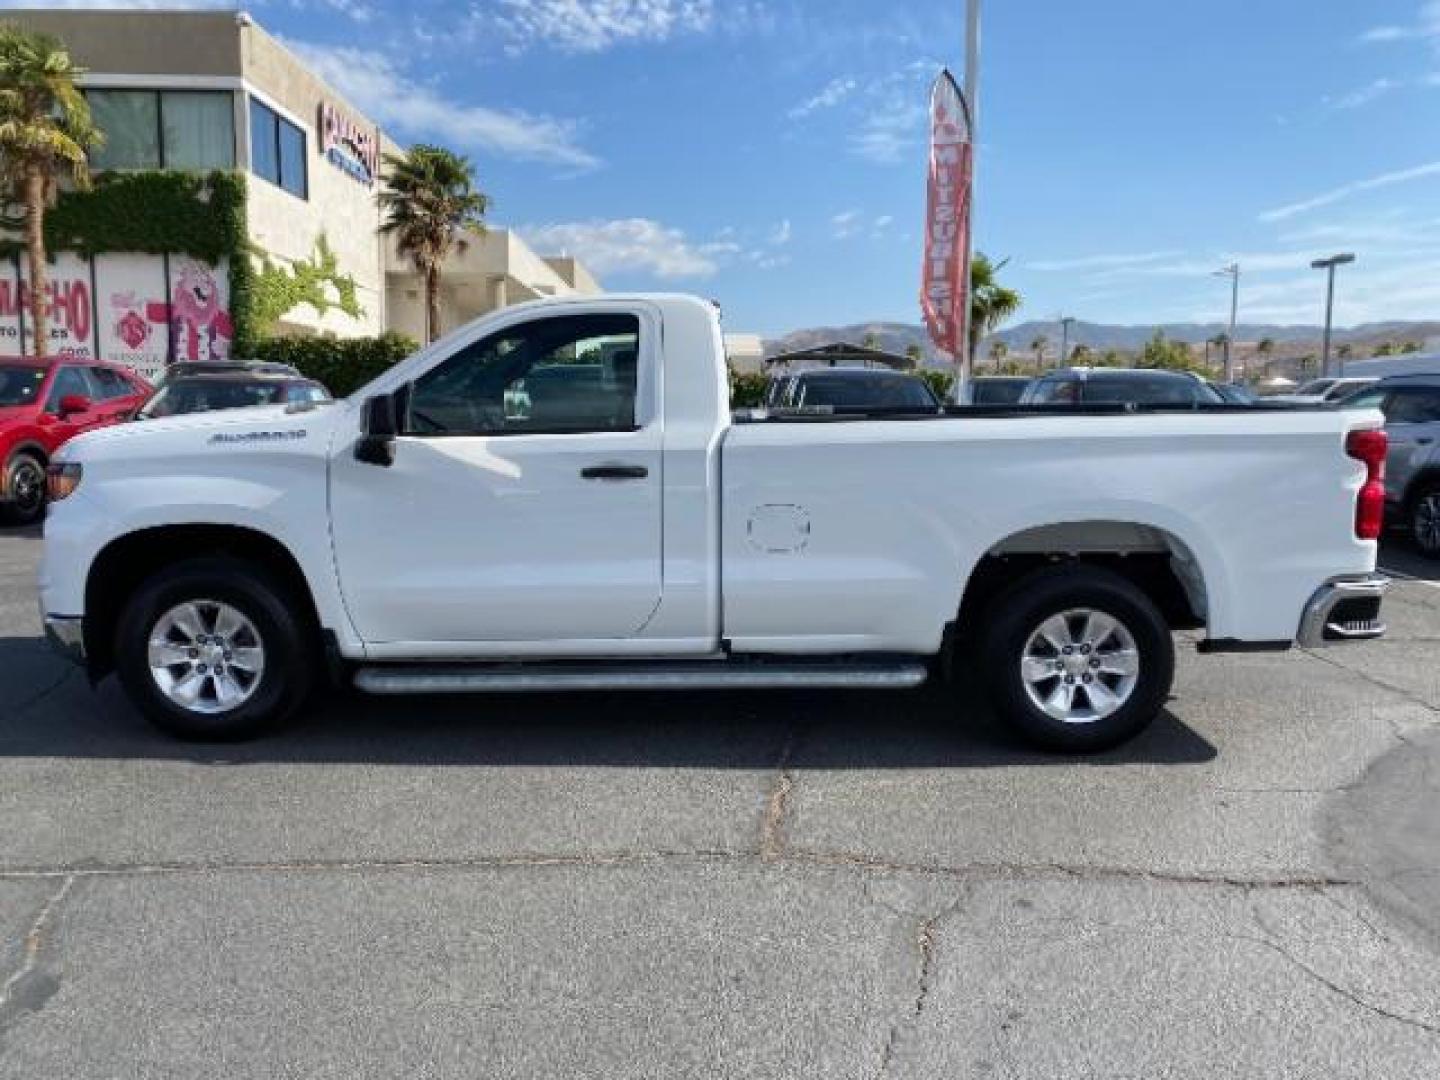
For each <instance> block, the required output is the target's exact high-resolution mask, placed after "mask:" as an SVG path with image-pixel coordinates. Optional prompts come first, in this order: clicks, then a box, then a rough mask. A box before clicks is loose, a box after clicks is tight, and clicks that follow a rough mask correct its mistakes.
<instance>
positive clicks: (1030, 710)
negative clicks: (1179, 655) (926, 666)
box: [979, 565, 1175, 753]
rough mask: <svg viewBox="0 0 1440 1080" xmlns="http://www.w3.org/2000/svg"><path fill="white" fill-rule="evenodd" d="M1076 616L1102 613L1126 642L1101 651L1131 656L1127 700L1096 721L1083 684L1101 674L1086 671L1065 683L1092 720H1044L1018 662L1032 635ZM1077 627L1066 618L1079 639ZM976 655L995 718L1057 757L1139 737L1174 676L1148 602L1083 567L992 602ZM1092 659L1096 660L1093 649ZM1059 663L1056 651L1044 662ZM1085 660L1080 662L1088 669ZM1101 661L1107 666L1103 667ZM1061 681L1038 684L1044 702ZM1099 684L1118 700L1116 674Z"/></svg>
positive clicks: (1048, 573) (1026, 582)
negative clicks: (1135, 667) (1132, 664)
mask: <svg viewBox="0 0 1440 1080" xmlns="http://www.w3.org/2000/svg"><path fill="white" fill-rule="evenodd" d="M1080 610H1091V611H1096V612H1099V613H1102V614H1104V615H1108V616H1109V617H1110V618H1111V619H1114V620H1116V621H1117V622H1118V623H1119V624H1120V625H1121V627H1122V628H1123V629H1124V631H1125V632H1127V633H1128V635H1129V637H1130V639H1131V640H1132V641H1133V643H1134V649H1133V650H1130V649H1128V648H1125V643H1124V642H1122V641H1121V640H1120V639H1119V638H1118V637H1110V638H1108V639H1105V642H1106V645H1105V648H1106V649H1108V650H1110V651H1111V652H1113V653H1114V654H1115V655H1118V650H1120V649H1122V648H1124V651H1125V652H1127V653H1128V652H1131V651H1133V652H1134V653H1135V654H1136V655H1137V658H1138V671H1137V672H1136V673H1135V676H1134V682H1133V686H1131V687H1130V688H1129V690H1128V697H1125V698H1124V699H1123V703H1122V704H1120V705H1119V707H1118V708H1116V709H1115V710H1114V711H1113V712H1110V713H1109V714H1108V715H1103V716H1100V715H1098V714H1099V712H1100V711H1101V708H1102V707H1103V706H1102V707H1096V706H1092V705H1091V704H1090V699H1089V697H1088V690H1086V688H1085V685H1084V682H1083V680H1087V678H1088V680H1089V681H1091V682H1094V681H1095V680H1100V679H1102V676H1101V675H1100V674H1094V675H1092V674H1090V672H1089V670H1086V671H1085V672H1084V673H1083V674H1074V675H1072V676H1069V677H1070V678H1071V681H1072V683H1079V684H1080V685H1078V686H1075V687H1074V688H1073V690H1074V691H1079V693H1074V692H1073V691H1070V692H1072V694H1073V698H1074V701H1075V702H1076V703H1077V704H1078V703H1079V702H1080V699H1081V698H1082V697H1084V698H1085V705H1084V706H1083V708H1081V710H1080V711H1082V712H1084V711H1088V712H1091V713H1092V714H1094V715H1092V717H1091V718H1089V719H1084V718H1078V719H1073V720H1071V721H1070V722H1067V721H1065V720H1061V719H1058V718H1057V717H1055V716H1052V715H1050V714H1049V713H1048V712H1046V711H1045V710H1044V709H1042V708H1041V707H1040V706H1039V705H1038V704H1037V703H1036V701H1034V700H1032V698H1031V694H1030V691H1029V690H1028V689H1027V684H1026V681H1025V678H1024V675H1023V674H1022V662H1023V661H1024V659H1025V656H1026V647H1027V645H1028V644H1029V643H1030V641H1031V637H1032V635H1034V634H1036V633H1037V632H1038V631H1039V628H1040V626H1041V624H1042V623H1045V622H1046V621H1047V620H1049V619H1051V618H1053V617H1055V616H1063V615H1065V614H1066V613H1072V612H1076V611H1080ZM1083 624H1084V620H1083V619H1080V618H1078V617H1076V618H1072V619H1071V620H1069V625H1070V626H1072V627H1080V631H1077V632H1076V633H1073V634H1072V635H1071V637H1072V639H1073V638H1076V637H1081V636H1083ZM1080 651H1081V649H1080V646H1078V645H1077V646H1075V652H1076V653H1077V654H1079V653H1080ZM979 655H980V662H981V670H982V671H983V672H984V677H985V679H986V682H987V683H988V689H989V692H990V698H991V701H992V702H993V704H994V706H995V708H996V710H997V712H998V713H999V714H1000V717H1001V719H1002V720H1005V721H1006V722H1008V723H1010V724H1011V725H1012V726H1013V727H1014V728H1015V729H1016V730H1017V731H1018V732H1019V733H1020V734H1021V735H1022V736H1023V737H1024V738H1025V739H1026V741H1028V742H1030V743H1032V744H1033V745H1035V746H1037V747H1040V748H1042V749H1045V750H1052V751H1059V752H1061V753H1095V752H1098V751H1101V750H1108V749H1111V748H1112V747H1115V746H1118V745H1120V744H1121V743H1123V742H1125V741H1127V740H1129V739H1131V738H1133V737H1134V736H1136V735H1137V734H1139V733H1140V732H1141V731H1143V730H1144V729H1145V728H1146V727H1148V726H1149V725H1150V723H1151V722H1152V721H1153V720H1154V719H1155V717H1156V716H1157V715H1159V713H1160V710H1161V709H1162V708H1163V707H1164V705H1165V702H1166V701H1167V700H1168V698H1169V695H1170V687H1171V684H1172V682H1173V680H1174V676H1175V641H1174V638H1173V637H1172V635H1171V633H1170V627H1169V626H1168V624H1167V623H1166V622H1165V619H1164V618H1163V617H1162V616H1161V614H1160V612H1159V610H1158V609H1157V608H1156V606H1155V604H1154V603H1153V602H1151V600H1150V598H1149V597H1147V596H1146V595H1145V594H1144V593H1143V592H1141V591H1140V590H1139V589H1137V588H1136V587H1135V586H1134V585H1132V584H1131V583H1130V582H1129V581H1127V580H1126V579H1125V578H1123V577H1121V576H1120V575H1118V574H1115V573H1112V572H1110V571H1108V570H1105V569H1103V568H1100V567H1094V566H1085V565H1069V566H1057V567H1052V568H1048V569H1045V570H1040V571H1037V572H1036V573H1034V574H1031V575H1029V576H1027V577H1025V578H1022V579H1021V580H1020V581H1018V582H1016V583H1015V584H1014V585H1013V586H1011V587H1010V588H1009V589H1007V590H1006V591H1005V592H1003V593H1002V594H1001V595H1000V596H999V597H997V598H996V600H995V601H994V602H993V603H992V604H991V605H990V606H989V609H988V612H987V614H986V615H985V617H984V625H983V627H982V628H981V640H980V648H979ZM1084 655H1085V656H1086V657H1091V656H1092V652H1091V649H1085V650H1084ZM1094 655H1096V656H1098V655H1099V651H1098V650H1097V651H1096V653H1095V654H1094ZM1066 662H1067V660H1066V658H1065V657H1061V656H1060V655H1059V652H1058V650H1057V651H1056V655H1055V659H1054V660H1050V661H1048V663H1050V664H1051V665H1054V664H1062V665H1063V664H1064V663H1066ZM1069 662H1072V663H1075V664H1079V663H1081V660H1080V659H1079V656H1078V655H1077V656H1075V657H1072V658H1071V660H1070V661H1069ZM1091 662H1092V661H1091V660H1086V661H1085V663H1086V664H1087V665H1088V664H1089V663H1091ZM1102 663H1104V664H1106V666H1107V667H1108V665H1109V661H1102ZM1062 670H1063V669H1062ZM1065 679H1066V676H1065V675H1056V676H1054V680H1055V681H1054V682H1045V683H1039V684H1037V686H1036V692H1037V694H1039V695H1041V696H1048V694H1049V693H1050V692H1052V691H1053V690H1054V689H1056V688H1058V687H1059V685H1060V684H1061V683H1063V682H1064V681H1065ZM1103 681H1104V685H1103V686H1102V687H1100V689H1107V690H1111V692H1112V693H1113V695H1114V696H1115V697H1120V696H1121V695H1120V694H1119V693H1118V692H1115V691H1117V690H1118V689H1120V688H1121V687H1122V686H1123V684H1124V677H1123V676H1120V675H1110V674H1105V675H1103ZM1097 700H1098V698H1097Z"/></svg>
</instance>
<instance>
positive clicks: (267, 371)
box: [155, 360, 304, 390]
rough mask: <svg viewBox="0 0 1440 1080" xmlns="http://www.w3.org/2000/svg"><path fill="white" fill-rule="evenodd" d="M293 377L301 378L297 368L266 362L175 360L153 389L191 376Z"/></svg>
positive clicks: (159, 376) (156, 381) (159, 377)
mask: <svg viewBox="0 0 1440 1080" xmlns="http://www.w3.org/2000/svg"><path fill="white" fill-rule="evenodd" d="M247 374H248V375H293V376H295V378H297V379H299V378H303V377H304V376H302V375H301V374H300V371H299V370H298V369H297V368H294V367H291V366H290V365H289V364H276V363H272V362H270V361H268V360H266V361H261V362H258V363H252V362H247V361H244V360H177V361H176V362H175V363H173V364H171V365H170V366H169V367H167V368H166V369H165V370H164V371H162V372H160V374H159V375H158V376H157V377H156V379H155V389H156V390H163V389H164V388H165V387H166V386H169V385H170V384H171V383H172V382H174V381H175V380H176V379H183V378H187V377H188V376H191V375H247Z"/></svg>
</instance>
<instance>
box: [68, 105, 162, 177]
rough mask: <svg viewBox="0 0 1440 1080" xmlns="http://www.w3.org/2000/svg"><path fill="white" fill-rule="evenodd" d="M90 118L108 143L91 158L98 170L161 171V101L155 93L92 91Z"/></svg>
mask: <svg viewBox="0 0 1440 1080" xmlns="http://www.w3.org/2000/svg"><path fill="white" fill-rule="evenodd" d="M85 96H86V98H87V99H88V100H89V102H90V116H91V118H92V119H94V121H95V126H96V127H98V128H99V129H100V130H101V131H102V132H104V133H105V144H104V145H103V146H101V147H100V149H99V150H97V151H95V152H94V153H93V154H91V155H90V163H91V165H92V167H94V168H96V169H158V168H160V98H159V95H158V94H156V93H155V91H154V90H91V91H90V92H89V93H87V94H86V95H85Z"/></svg>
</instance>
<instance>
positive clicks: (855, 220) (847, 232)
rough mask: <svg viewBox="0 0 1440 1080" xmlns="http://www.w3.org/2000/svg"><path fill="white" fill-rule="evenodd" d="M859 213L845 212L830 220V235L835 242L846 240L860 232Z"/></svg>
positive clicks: (854, 211) (856, 211)
mask: <svg viewBox="0 0 1440 1080" xmlns="http://www.w3.org/2000/svg"><path fill="white" fill-rule="evenodd" d="M860 228H861V225H860V211H859V210H846V211H844V212H843V213H839V214H836V215H835V216H834V217H832V218H831V219H830V235H831V236H833V237H834V238H835V239H836V240H848V239H849V238H850V237H852V236H854V235H855V234H856V233H857V232H859V231H860Z"/></svg>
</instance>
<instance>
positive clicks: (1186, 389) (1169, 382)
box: [1020, 367, 1225, 406]
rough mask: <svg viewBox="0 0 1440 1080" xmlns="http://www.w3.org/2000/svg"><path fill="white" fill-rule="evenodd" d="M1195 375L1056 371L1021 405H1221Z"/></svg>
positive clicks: (1033, 386) (1131, 370)
mask: <svg viewBox="0 0 1440 1080" xmlns="http://www.w3.org/2000/svg"><path fill="white" fill-rule="evenodd" d="M1224 400H1225V399H1224V398H1222V397H1221V396H1220V395H1219V394H1218V393H1217V392H1216V391H1214V390H1212V389H1211V388H1210V386H1209V385H1208V384H1207V383H1206V382H1205V380H1204V379H1201V378H1200V377H1199V376H1198V375H1191V374H1190V373H1189V372H1185V371H1165V370H1159V369H1152V368H1083V367H1080V368H1058V369H1056V370H1055V371H1050V372H1046V373H1045V374H1044V375H1042V376H1040V377H1039V378H1038V379H1036V380H1035V381H1034V382H1032V383H1031V384H1030V385H1029V386H1028V387H1027V388H1026V390H1025V393H1024V394H1023V395H1022V396H1021V398H1020V403H1021V404H1022V405H1065V404H1069V405H1170V406H1175V405H1182V406H1183V405H1191V406H1199V405H1221V404H1224Z"/></svg>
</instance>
